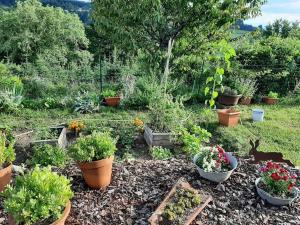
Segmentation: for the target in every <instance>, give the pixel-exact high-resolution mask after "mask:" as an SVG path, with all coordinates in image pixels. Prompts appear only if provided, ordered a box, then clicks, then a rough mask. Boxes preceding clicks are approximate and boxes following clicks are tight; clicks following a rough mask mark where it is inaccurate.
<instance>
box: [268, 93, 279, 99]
mask: <svg viewBox="0 0 300 225" xmlns="http://www.w3.org/2000/svg"><path fill="white" fill-rule="evenodd" d="M268 97H270V98H278V97H279V95H278V93H276V92H273V91H270V92H269V94H268Z"/></svg>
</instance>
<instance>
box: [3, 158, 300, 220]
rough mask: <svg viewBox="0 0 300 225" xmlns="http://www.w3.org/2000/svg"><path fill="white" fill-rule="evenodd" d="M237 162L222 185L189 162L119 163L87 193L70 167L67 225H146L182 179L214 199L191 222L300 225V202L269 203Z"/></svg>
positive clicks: (251, 168) (251, 169)
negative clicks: (101, 185)
mask: <svg viewBox="0 0 300 225" xmlns="http://www.w3.org/2000/svg"><path fill="white" fill-rule="evenodd" d="M239 163H240V165H239V168H238V170H237V171H236V172H235V173H234V174H233V175H232V176H231V178H230V179H229V180H228V181H226V182H225V183H223V184H219V185H217V184H213V183H211V182H209V181H206V180H204V179H202V178H200V177H199V175H198V173H197V171H196V168H195V167H194V166H193V164H192V163H191V162H189V161H187V160H185V159H173V160H170V161H152V160H137V161H132V162H126V163H115V164H114V171H113V181H112V184H111V185H110V186H109V188H107V189H106V190H105V191H100V190H91V189H89V188H88V187H87V186H86V185H85V184H84V181H83V179H82V177H81V173H80V171H79V169H78V168H77V167H76V166H75V165H70V166H68V167H67V168H66V169H64V170H63V171H62V173H63V174H65V175H67V176H68V177H70V178H72V179H73V181H72V183H73V190H74V192H75V196H74V198H73V199H72V211H71V214H70V216H69V218H68V220H67V223H66V225H102V224H111V225H121V224H126V225H131V224H132V225H133V224H148V222H147V219H148V218H149V217H150V215H151V214H152V212H153V211H154V210H155V209H156V207H157V206H158V205H159V203H160V202H161V201H162V199H163V198H164V196H165V195H166V194H167V193H168V191H169V190H170V189H171V188H172V186H173V185H174V184H175V183H176V181H177V180H178V179H179V178H180V177H184V178H185V179H186V180H187V181H188V182H190V184H191V185H192V186H193V187H194V188H198V189H202V190H204V191H206V192H208V193H210V194H211V195H212V196H213V199H214V201H213V202H212V203H210V204H209V205H208V206H207V207H206V208H205V210H204V211H203V212H202V214H200V215H199V216H198V217H197V219H196V220H195V221H194V222H193V223H192V224H209V225H213V224H216V225H217V224H218V225H219V224H234V225H237V224H243V225H246V224H256V225H257V224H266V225H271V224H274V225H296V224H297V225H299V224H300V200H298V201H296V202H295V203H294V204H293V206H292V207H281V208H278V207H272V206H270V205H268V204H265V203H264V202H263V201H262V200H261V199H260V198H259V197H258V196H257V194H256V192H255V186H254V181H255V179H256V177H258V174H256V170H257V166H256V165H250V164H248V163H247V160H244V159H243V160H240V162H239ZM0 201H1V199H0ZM4 218H5V216H4V214H3V210H2V206H1V203H0V224H6V221H5V220H4Z"/></svg>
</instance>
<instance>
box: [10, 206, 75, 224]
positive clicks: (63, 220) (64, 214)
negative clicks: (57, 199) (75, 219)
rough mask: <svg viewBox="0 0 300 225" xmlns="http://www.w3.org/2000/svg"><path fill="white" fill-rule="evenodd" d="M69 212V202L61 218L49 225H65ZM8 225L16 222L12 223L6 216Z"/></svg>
mask: <svg viewBox="0 0 300 225" xmlns="http://www.w3.org/2000/svg"><path fill="white" fill-rule="evenodd" d="M70 211H71V202H70V201H69V202H68V203H67V205H66V208H65V210H64V212H63V214H62V215H61V217H60V218H59V219H58V220H56V221H55V222H53V223H51V224H50V225H65V222H66V220H67V218H68V216H69V214H70ZM8 225H16V222H15V221H14V219H13V217H12V216H11V215H9V216H8Z"/></svg>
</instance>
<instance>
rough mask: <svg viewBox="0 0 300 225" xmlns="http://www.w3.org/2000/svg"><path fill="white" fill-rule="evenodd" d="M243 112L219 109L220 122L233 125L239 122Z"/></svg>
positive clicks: (229, 125)
mask: <svg viewBox="0 0 300 225" xmlns="http://www.w3.org/2000/svg"><path fill="white" fill-rule="evenodd" d="M240 114H241V112H239V111H236V110H233V109H219V110H218V117H219V123H220V124H222V125H224V126H226V127H233V126H236V125H237V124H238V123H239V119H240Z"/></svg>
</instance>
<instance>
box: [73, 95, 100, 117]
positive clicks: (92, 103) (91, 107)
mask: <svg viewBox="0 0 300 225" xmlns="http://www.w3.org/2000/svg"><path fill="white" fill-rule="evenodd" d="M98 109H99V99H98V96H97V95H92V94H90V93H89V92H88V91H85V92H83V93H78V96H77V97H76V98H75V104H74V112H79V113H93V112H95V111H97V110H98Z"/></svg>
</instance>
